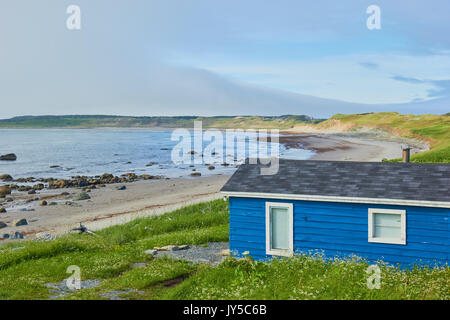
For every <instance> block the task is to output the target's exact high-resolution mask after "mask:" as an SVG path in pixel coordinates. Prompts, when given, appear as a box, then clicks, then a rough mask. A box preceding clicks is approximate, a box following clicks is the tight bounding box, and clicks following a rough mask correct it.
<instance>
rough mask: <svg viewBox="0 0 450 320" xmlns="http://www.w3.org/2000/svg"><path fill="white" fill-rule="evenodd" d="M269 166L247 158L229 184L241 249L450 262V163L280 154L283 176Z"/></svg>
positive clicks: (234, 241) (262, 255)
mask: <svg viewBox="0 0 450 320" xmlns="http://www.w3.org/2000/svg"><path fill="white" fill-rule="evenodd" d="M262 167H263V166H262V165H260V164H249V162H248V161H247V162H246V164H243V165H242V166H240V167H239V168H238V170H237V171H236V172H235V173H234V175H233V176H232V177H231V178H230V179H229V181H228V182H227V183H226V184H225V186H224V187H223V188H222V192H223V193H224V194H225V195H227V196H228V197H229V207H230V250H231V251H232V252H234V253H235V254H238V255H239V254H242V253H243V252H245V251H249V254H250V256H252V257H254V258H255V259H258V260H266V259H268V258H271V257H274V256H292V255H293V254H295V253H297V252H302V253H311V252H322V253H324V254H325V256H327V257H329V258H332V257H336V256H338V257H345V256H349V255H357V256H359V257H362V258H365V259H367V260H369V261H370V262H374V261H378V260H383V261H385V262H386V263H388V264H400V265H401V266H402V267H408V266H412V265H414V264H416V265H429V266H434V265H446V264H447V265H448V262H449V253H450V229H449V226H450V224H449V215H450V164H418V163H388V162H376V163H375V162H348V161H310V160H306V161H302V160H284V159H280V162H279V170H278V172H277V173H276V174H275V175H262V174H261V168H262Z"/></svg>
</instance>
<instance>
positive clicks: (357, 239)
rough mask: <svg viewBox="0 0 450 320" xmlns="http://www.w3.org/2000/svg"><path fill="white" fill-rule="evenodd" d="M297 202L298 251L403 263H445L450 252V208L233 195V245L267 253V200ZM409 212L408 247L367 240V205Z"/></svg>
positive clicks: (260, 256) (253, 253) (235, 248)
mask: <svg viewBox="0 0 450 320" xmlns="http://www.w3.org/2000/svg"><path fill="white" fill-rule="evenodd" d="M266 201H270V202H282V203H293V205H294V250H295V252H304V253H314V252H323V253H324V254H325V255H326V256H327V257H330V258H332V257H335V256H338V257H345V256H350V255H357V256H359V257H362V258H365V259H367V260H369V261H370V262H374V261H377V260H383V261H385V262H387V263H389V264H398V263H400V264H401V265H402V266H411V265H414V264H417V265H430V266H432V265H445V264H448V262H449V255H450V222H449V218H450V209H446V208H429V207H415V206H392V205H374V204H355V203H337V202H318V201H297V200H293V201H288V200H274V199H256V198H240V197H230V249H231V250H232V251H233V252H235V253H238V254H239V253H242V252H244V251H249V252H250V255H251V256H252V257H254V258H256V259H259V260H265V259H267V258H270V256H266V229H265V223H266V220H265V215H266V212H265V210H266V209H265V203H266ZM369 208H385V209H397V210H406V240H407V243H406V245H396V244H380V243H370V242H368V240H367V239H368V221H367V220H368V209H369Z"/></svg>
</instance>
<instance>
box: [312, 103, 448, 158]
mask: <svg viewBox="0 0 450 320" xmlns="http://www.w3.org/2000/svg"><path fill="white" fill-rule="evenodd" d="M316 127H317V128H321V129H330V128H341V129H344V130H347V131H348V130H357V129H360V128H362V127H369V128H374V129H381V130H384V131H387V132H389V133H390V134H393V135H397V136H401V137H405V138H413V139H418V140H422V141H425V142H428V143H429V144H430V147H431V148H430V151H427V152H423V153H420V154H417V155H413V156H412V157H411V162H446V163H449V162H450V116H448V114H447V115H442V116H439V115H420V116H414V115H402V114H398V113H396V112H380V113H370V114H352V115H342V114H338V115H335V116H333V117H331V118H330V119H328V120H327V121H324V122H321V123H320V124H318V125H317V126H316ZM394 161H400V159H395V160H394Z"/></svg>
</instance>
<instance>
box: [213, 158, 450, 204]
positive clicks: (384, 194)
mask: <svg viewBox="0 0 450 320" xmlns="http://www.w3.org/2000/svg"><path fill="white" fill-rule="evenodd" d="M262 167H263V166H262V165H260V164H258V165H250V164H248V162H247V163H246V164H243V165H241V166H240V167H239V168H238V170H237V171H236V172H235V173H234V175H233V176H232V177H231V178H230V179H229V180H228V182H227V183H226V184H225V185H224V187H223V188H222V190H221V191H225V192H227V191H228V192H252V193H278V194H295V195H311V196H337V197H354V198H377V199H400V200H422V201H439V202H450V164H444V163H442V164H425V163H391V162H351V161H312V160H286V159H280V162H279V171H278V173H277V174H275V175H261V174H260V169H261V168H262Z"/></svg>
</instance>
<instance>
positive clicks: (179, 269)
mask: <svg viewBox="0 0 450 320" xmlns="http://www.w3.org/2000/svg"><path fill="white" fill-rule="evenodd" d="M228 221H229V216H228V203H227V202H226V201H223V200H215V201H211V202H206V203H201V204H197V205H191V206H187V207H184V208H182V209H179V210H176V211H173V212H170V213H167V214H164V215H161V216H155V217H150V218H143V219H137V220H134V221H131V222H129V223H127V224H124V225H120V226H113V227H109V228H107V229H103V230H101V231H98V232H97V236H93V235H87V234H70V235H64V236H62V237H59V238H57V239H56V240H52V241H45V242H36V241H20V242H14V243H9V244H4V245H2V246H0V299H47V298H49V297H51V296H52V294H53V293H52V289H51V288H52V285H51V284H57V283H60V282H61V281H63V280H64V279H66V278H68V277H69V276H70V274H67V273H66V272H67V268H68V267H69V266H73V265H75V266H78V267H79V268H80V271H81V280H82V281H87V280H90V281H91V282H97V283H98V285H97V286H95V287H91V288H86V289H81V290H78V291H75V292H69V293H67V294H66V295H64V296H57V297H55V298H59V299H108V298H109V297H110V294H111V292H116V294H118V295H119V297H121V298H128V299H444V300H448V299H449V298H450V286H449V283H448V279H449V276H450V268H448V267H447V268H444V267H441V268H434V269H428V268H415V269H413V270H410V271H408V270H406V271H401V270H400V269H398V268H395V267H390V266H385V265H383V264H381V265H380V268H381V284H380V289H374V290H370V289H368V287H367V277H368V275H367V273H366V270H367V267H368V263H367V262H366V261H363V260H360V259H358V258H356V257H353V258H349V259H346V260H338V259H336V260H327V259H325V258H324V257H323V256H321V255H316V256H311V255H298V256H295V257H293V258H286V259H281V260H273V261H272V262H269V263H262V262H256V261H253V260H252V259H251V257H247V258H245V259H236V258H233V257H229V258H226V259H225V261H223V262H222V263H221V264H219V265H216V266H210V265H209V264H206V263H200V264H197V263H190V262H188V261H185V260H176V259H173V258H169V257H165V258H157V259H156V258H154V257H153V256H152V255H151V254H146V252H145V251H146V250H148V249H152V248H154V247H157V246H158V247H161V246H167V245H186V244H187V245H191V246H192V245H204V246H207V244H208V243H210V242H222V241H227V240H228V230H229V223H228ZM136 263H139V264H141V265H142V266H143V267H140V268H133V265H135V264H136Z"/></svg>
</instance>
